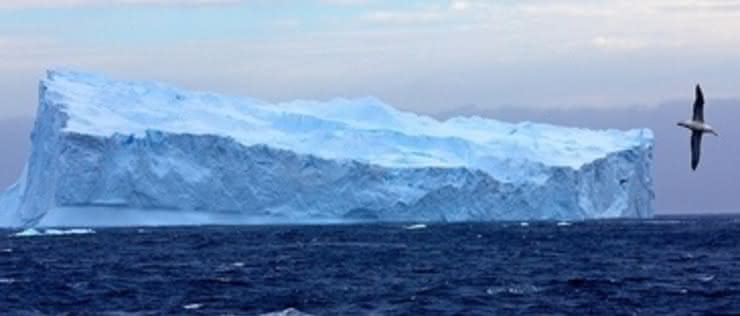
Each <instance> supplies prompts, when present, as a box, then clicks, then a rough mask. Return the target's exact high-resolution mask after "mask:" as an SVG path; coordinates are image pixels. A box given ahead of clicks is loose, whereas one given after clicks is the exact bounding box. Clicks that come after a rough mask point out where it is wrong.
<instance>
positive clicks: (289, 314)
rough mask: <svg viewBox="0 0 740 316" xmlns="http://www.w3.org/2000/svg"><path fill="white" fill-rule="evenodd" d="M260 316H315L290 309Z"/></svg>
mask: <svg viewBox="0 0 740 316" xmlns="http://www.w3.org/2000/svg"><path fill="white" fill-rule="evenodd" d="M260 316H313V315H311V314H308V313H304V312H301V311H299V310H297V309H295V308H292V307H291V308H288V309H284V310H281V311H277V312H270V313H265V314H261V315H260Z"/></svg>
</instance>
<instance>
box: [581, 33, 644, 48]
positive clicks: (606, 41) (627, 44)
mask: <svg viewBox="0 0 740 316" xmlns="http://www.w3.org/2000/svg"><path fill="white" fill-rule="evenodd" d="M591 44H593V46H594V47H596V48H598V49H601V50H604V51H610V52H614V51H616V52H625V51H634V50H638V49H642V48H645V47H647V43H645V42H644V41H641V40H638V39H633V38H620V37H610V36H598V37H596V38H594V39H593V40H592V41H591Z"/></svg>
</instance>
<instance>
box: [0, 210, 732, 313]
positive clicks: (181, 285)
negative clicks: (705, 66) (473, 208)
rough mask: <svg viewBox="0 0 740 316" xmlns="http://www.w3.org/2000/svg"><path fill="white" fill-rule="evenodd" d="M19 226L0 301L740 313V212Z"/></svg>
mask: <svg viewBox="0 0 740 316" xmlns="http://www.w3.org/2000/svg"><path fill="white" fill-rule="evenodd" d="M13 233H14V232H13V231H10V230H3V231H0V314H9V315H16V314H21V315H37V314H38V315H46V314H51V315H56V314H67V315H88V314H89V315H161V314H177V315H184V314H202V315H260V314H263V313H269V312H281V311H282V312H283V314H290V313H294V314H298V313H299V312H298V311H300V312H302V313H308V314H312V315H507V314H519V315H522V314H524V315H533V314H562V315H584V314H597V315H621V314H625V315H633V314H637V315H666V314H671V315H690V314H740V243H739V241H740V218H736V217H727V216H722V217H672V218H658V219H655V220H648V221H593V222H581V223H573V224H572V225H570V226H565V225H558V224H557V223H555V222H532V223H529V226H522V225H520V223H511V222H509V223H481V224H467V223H464V224H429V225H428V226H427V227H426V228H423V227H422V228H419V229H407V227H405V225H403V224H368V225H330V226H233V227H220V226H219V227H162V228H152V227H144V228H101V229H95V233H94V234H82V235H56V236H35V237H9V235H11V234H13ZM289 308H294V309H295V310H288V309H289Z"/></svg>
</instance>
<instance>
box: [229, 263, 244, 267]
mask: <svg viewBox="0 0 740 316" xmlns="http://www.w3.org/2000/svg"><path fill="white" fill-rule="evenodd" d="M231 265H232V266H235V267H237V268H241V267H243V266H244V262H234V263H232V264H231Z"/></svg>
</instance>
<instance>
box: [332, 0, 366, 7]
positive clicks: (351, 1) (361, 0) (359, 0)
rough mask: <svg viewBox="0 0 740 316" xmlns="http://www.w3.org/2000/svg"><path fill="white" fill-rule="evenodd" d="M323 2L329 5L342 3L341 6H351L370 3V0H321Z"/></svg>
mask: <svg viewBox="0 0 740 316" xmlns="http://www.w3.org/2000/svg"><path fill="white" fill-rule="evenodd" d="M320 2H321V3H323V4H328V5H340V6H351V5H365V4H369V3H370V2H371V1H370V0H321V1H320Z"/></svg>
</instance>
